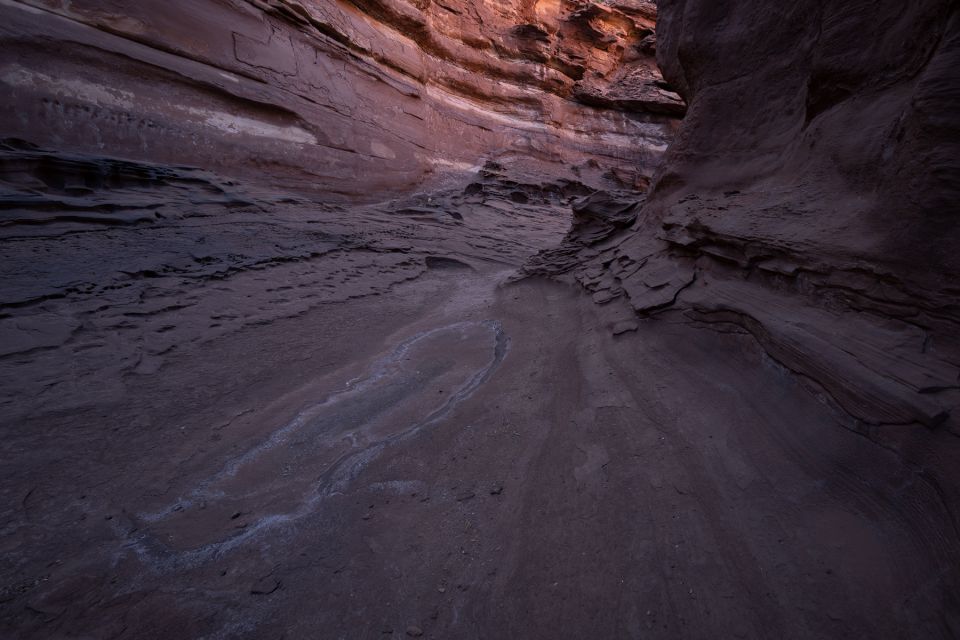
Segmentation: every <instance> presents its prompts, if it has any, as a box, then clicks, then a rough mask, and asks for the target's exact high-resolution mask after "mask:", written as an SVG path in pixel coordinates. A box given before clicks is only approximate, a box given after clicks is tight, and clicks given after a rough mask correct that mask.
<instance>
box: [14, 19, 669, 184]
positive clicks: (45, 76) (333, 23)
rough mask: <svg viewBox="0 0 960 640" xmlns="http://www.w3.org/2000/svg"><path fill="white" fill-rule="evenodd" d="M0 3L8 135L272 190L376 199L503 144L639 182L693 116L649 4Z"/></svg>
mask: <svg viewBox="0 0 960 640" xmlns="http://www.w3.org/2000/svg"><path fill="white" fill-rule="evenodd" d="M0 12H2V15H3V18H4V20H3V25H2V27H0V46H2V47H3V50H4V56H3V60H2V61H0V99H2V100H3V102H4V103H5V104H11V105H15V108H14V109H5V110H4V111H3V113H2V114H0V130H2V131H3V132H4V135H5V136H7V137H16V138H20V139H23V140H27V141H29V142H31V143H34V144H38V145H40V146H43V147H47V148H52V149H61V150H65V151H73V152H82V153H88V154H108V155H113V156H119V157H123V158H127V159H134V160H139V161H149V162H160V163H165V164H176V165H193V166H202V167H203V168H204V169H207V170H212V171H216V172H219V173H222V174H225V175H229V176H233V177H239V178H243V179H247V180H254V181H258V182H261V183H265V184H268V185H270V186H271V187H275V188H282V189H296V190H301V191H302V190H305V189H308V190H312V191H314V192H323V193H325V194H331V193H336V194H341V195H342V196H344V197H348V198H354V199H356V198H366V199H371V198H372V197H374V195H373V194H376V195H377V196H382V195H383V194H385V193H388V192H399V191H403V190H409V189H410V188H412V187H414V186H416V185H419V184H422V183H423V182H424V181H425V180H426V179H428V178H429V177H430V176H431V175H434V174H437V173H443V172H447V171H450V170H461V171H462V170H465V169H469V168H470V167H474V168H475V167H476V166H477V165H478V158H482V157H486V156H491V155H498V156H502V155H505V154H507V155H509V154H518V155H522V156H524V157H532V158H538V159H540V160H542V161H543V162H547V163H550V162H563V163H573V164H582V163H583V162H586V161H588V160H592V161H594V162H596V163H599V164H600V165H602V166H603V167H604V168H605V169H614V168H619V170H620V173H621V174H624V175H626V179H627V180H628V181H629V182H630V183H634V182H636V181H637V180H640V181H641V182H644V181H645V177H646V176H649V175H650V173H652V170H653V168H654V167H655V166H656V164H657V160H658V158H659V156H660V155H661V153H662V151H663V150H664V149H665V147H666V143H667V141H668V139H669V137H670V133H671V131H672V128H673V122H674V121H675V116H677V115H678V114H682V112H683V103H682V101H681V100H680V98H679V97H678V96H677V95H676V94H673V93H672V92H670V91H669V90H667V89H666V88H665V85H664V83H663V81H662V78H661V77H660V74H659V71H658V70H657V67H656V64H655V62H654V55H655V36H654V33H653V29H654V24H655V17H656V11H655V8H654V6H653V5H652V3H650V2H642V1H639V0H621V1H619V2H612V3H596V2H583V1H579V0H578V1H573V0H565V1H563V2H560V1H543V0H539V1H536V2H535V1H533V0H513V1H511V2H489V3H487V2H463V1H457V0H448V1H445V2H430V1H418V2H410V1H407V0H365V1H357V2H348V1H346V0H306V1H304V2H295V1H293V0H269V1H264V0H232V1H230V2H213V1H204V2H195V1H187V0H173V1H164V2H159V1H156V2H136V3H118V2H106V1H103V2H91V1H87V2H67V1H64V0H29V1H26V0H24V1H17V0H3V2H0ZM588 105H589V106H588ZM479 164H482V162H481V163H479Z"/></svg>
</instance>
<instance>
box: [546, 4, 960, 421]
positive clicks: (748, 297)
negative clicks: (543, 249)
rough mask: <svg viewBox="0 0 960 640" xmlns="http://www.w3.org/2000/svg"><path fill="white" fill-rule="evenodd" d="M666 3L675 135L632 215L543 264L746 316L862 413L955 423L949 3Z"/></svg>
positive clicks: (650, 301) (956, 177)
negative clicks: (682, 109)
mask: <svg viewBox="0 0 960 640" xmlns="http://www.w3.org/2000/svg"><path fill="white" fill-rule="evenodd" d="M735 4H736V6H735ZM808 5H809V6H808ZM660 11H661V20H660V22H659V23H658V34H659V39H660V43H661V48H660V50H659V54H658V55H659V60H660V63H661V66H662V67H663V69H664V70H665V74H666V77H667V79H668V80H669V81H670V82H671V83H672V84H673V85H674V86H676V87H679V89H680V92H681V94H682V95H683V96H684V98H685V99H686V100H687V101H688V102H689V104H690V109H689V113H688V115H687V117H686V119H685V120H684V122H683V125H682V127H681V129H680V131H679V132H678V137H677V140H676V142H675V143H674V144H673V146H672V147H671V149H670V151H669V153H668V155H667V158H666V161H665V164H664V166H663V167H662V168H661V170H660V173H659V175H658V178H657V180H656V184H655V187H654V189H653V190H652V192H651V193H650V195H649V199H647V201H646V202H645V204H643V206H642V207H635V209H636V210H635V211H634V212H633V214H634V216H635V218H636V222H635V223H634V224H633V225H632V227H631V228H630V229H628V230H625V231H619V232H614V230H611V233H609V234H607V236H606V237H605V238H603V239H602V241H600V240H598V239H597V238H596V237H594V236H591V237H590V238H587V239H584V238H582V237H581V234H580V231H579V230H578V229H577V228H575V229H574V231H573V233H572V234H571V237H570V238H569V239H568V240H569V242H568V245H567V249H566V251H565V252H562V253H561V254H557V255H556V256H555V257H556V258H557V259H555V260H553V261H552V262H551V261H550V260H547V262H549V263H550V264H549V265H548V266H547V267H545V268H547V269H548V270H552V271H553V272H562V271H567V270H573V271H574V272H576V274H577V278H578V279H579V280H580V282H582V283H583V284H584V285H585V286H586V287H587V288H588V289H589V290H590V291H591V292H593V295H594V297H595V299H596V300H597V301H598V302H601V303H605V302H608V301H610V300H613V299H621V300H624V301H626V302H627V303H628V304H629V306H630V307H632V308H633V309H634V310H635V311H636V313H637V314H639V315H641V316H649V315H652V314H657V313H660V312H663V311H665V310H681V311H683V312H684V313H685V314H686V315H687V316H688V317H689V318H690V319H691V320H696V321H698V322H702V323H704V324H705V326H708V325H709V326H717V327H732V328H734V329H735V330H742V331H747V332H749V333H750V334H751V335H753V336H754V337H755V338H756V339H757V340H758V341H759V342H760V343H761V344H762V345H763V346H764V348H765V349H766V350H767V352H768V353H769V354H770V355H771V356H772V357H773V358H774V359H776V360H777V361H778V362H780V363H781V364H782V365H783V366H785V367H786V368H788V369H789V370H791V371H793V372H794V373H796V374H797V375H799V376H801V377H802V378H804V379H806V380H808V381H810V382H811V383H812V384H813V385H814V386H815V387H816V388H817V389H819V390H820V391H821V392H822V393H823V394H824V395H825V396H826V397H828V398H829V399H830V400H831V401H834V402H836V403H837V404H838V405H839V406H840V407H841V408H842V409H843V410H844V411H846V412H847V413H849V414H850V415H852V416H854V417H855V418H857V419H858V420H860V421H861V424H862V425H863V427H862V428H863V430H864V431H865V432H869V433H875V432H876V430H877V429H879V428H881V427H885V426H887V427H890V429H886V430H883V433H884V434H885V436H884V438H887V437H889V438H892V439H893V440H899V439H900V436H899V435H896V434H898V433H903V431H902V430H901V428H906V430H907V432H909V429H910V426H911V425H922V426H924V427H927V428H930V429H944V430H945V432H947V433H952V434H953V435H960V422H958V420H960V342H958V340H957V336H958V335H960V334H958V326H960V304H958V301H960V287H958V285H957V280H956V277H955V276H956V273H957V272H958V267H960V262H958V258H957V255H958V254H957V252H956V247H957V246H958V243H960V235H958V233H960V232H958V227H957V224H956V216H957V212H958V206H960V167H958V165H957V160H956V159H957V158H958V157H960V153H958V151H960V149H958V143H960V116H958V114H960V104H958V100H957V89H958V86H960V81H958V78H957V76H956V73H955V71H954V69H955V67H956V64H957V62H958V55H960V17H958V14H957V10H956V6H955V4H952V3H949V2H941V1H936V0H931V1H926V2H921V3H916V4H913V5H910V7H908V8H905V7H904V6H903V5H902V4H901V3H895V2H887V3H881V5H880V6H877V5H876V3H866V2H863V3H852V4H851V3H847V4H845V5H844V6H843V7H842V8H841V7H834V8H826V7H821V6H820V5H819V4H817V3H798V4H794V5H791V8H790V9H789V10H787V13H786V15H785V14H784V11H785V10H784V9H782V8H781V7H773V6H770V5H767V4H765V3H762V2H756V3H753V4H751V5H750V6H749V7H744V6H740V4H739V3H732V2H719V3H717V2H709V3H708V2H698V1H696V0H688V1H682V0H666V1H664V2H661V3H660ZM718 25H719V26H718ZM721 27H722V28H721ZM865 34H866V35H865ZM864 38H866V39H867V40H869V42H870V43H872V44H871V45H870V46H868V47H864ZM904 43H908V44H907V45H906V46H905V45H904ZM636 201H637V199H636V198H633V199H632V200H631V199H630V198H629V197H627V198H626V199H625V200H624V202H623V203H622V206H621V209H626V208H628V207H630V206H631V205H632V204H635V203H636ZM588 208H589V207H588ZM593 209H594V214H595V216H596V217H600V218H603V217H606V216H608V215H609V211H606V210H597V209H596V207H594V208H593ZM577 246H582V247H584V248H583V250H582V251H577V250H576V247H577ZM538 268H544V267H542V266H540V267H538ZM535 270H536V269H535ZM947 438H948V440H949V439H950V438H949V436H947Z"/></svg>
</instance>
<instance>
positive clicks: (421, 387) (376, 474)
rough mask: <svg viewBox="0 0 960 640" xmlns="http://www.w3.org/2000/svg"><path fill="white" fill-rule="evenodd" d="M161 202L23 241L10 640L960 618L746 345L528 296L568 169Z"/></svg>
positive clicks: (6, 359)
mask: <svg viewBox="0 0 960 640" xmlns="http://www.w3.org/2000/svg"><path fill="white" fill-rule="evenodd" d="M78 162H81V160H80V159H78ZM126 171H127V172H128V173H131V172H132V173H137V171H142V168H140V169H137V168H136V167H132V168H131V167H128V168H127V169H126ZM143 184H145V183H144V182H143V180H140V181H139V182H138V181H137V180H133V179H130V180H128V181H126V182H123V181H120V183H118V184H115V185H114V188H113V189H111V190H105V191H104V192H103V193H102V194H99V195H97V198H99V200H98V201H97V207H96V208H95V209H96V211H103V210H106V209H105V207H106V208H107V209H109V207H110V205H111V203H114V204H115V205H116V206H114V207H113V209H110V211H111V214H110V216H109V217H110V224H105V223H104V222H105V221H104V220H99V221H98V220H97V219H96V218H97V215H99V214H96V213H91V212H90V211H89V210H87V211H81V210H78V211H73V212H69V211H68V213H64V211H65V210H69V207H68V206H67V205H69V203H70V202H71V200H70V199H69V197H68V196H63V198H62V199H61V202H60V204H59V205H58V206H57V207H56V208H54V210H55V212H54V213H50V208H44V207H37V208H35V212H34V214H32V216H33V217H28V218H24V219H21V220H18V221H17V223H16V224H12V223H10V224H6V225H5V226H4V227H3V228H2V229H0V232H2V234H3V236H4V237H3V241H4V244H5V247H6V251H7V253H6V255H5V258H4V261H3V264H2V268H3V271H4V273H3V282H4V285H3V289H4V291H3V300H4V309H3V314H4V315H3V318H2V320H0V322H2V323H3V325H4V329H3V336H4V337H3V340H4V343H3V345H2V346H3V357H2V359H0V379H2V389H3V397H2V398H0V411H2V424H3V425H4V427H3V429H4V434H3V438H2V439H0V448H2V458H3V459H4V460H5V461H6V462H5V463H4V465H3V467H2V470H0V473H2V482H0V486H2V487H3V494H2V502H0V509H2V518H0V523H2V528H0V545H2V546H0V549H2V557H3V560H2V565H0V577H2V583H0V635H3V636H4V637H8V638H67V637H76V638H128V637H129V638H140V639H144V638H171V637H177V638H351V639H352V638H389V637H396V638H399V637H420V636H422V637H427V638H827V637H835V638H867V637H870V638H881V637H904V638H906V637H913V638H921V637H923V638H934V637H949V635H950V634H951V633H956V632H957V631H958V630H960V621H958V620H956V619H955V618H951V617H950V616H951V614H950V612H951V611H953V612H956V611H957V606H956V603H951V602H947V601H945V600H944V596H943V594H944V593H949V591H946V590H945V589H944V584H945V582H948V581H949V580H950V579H952V576H953V575H954V572H955V568H952V567H951V566H950V559H951V558H955V557H956V555H955V554H956V552H957V540H958V537H957V532H956V529H955V528H954V524H953V521H952V519H951V516H950V514H949V513H948V512H947V511H946V510H945V509H944V506H943V502H942V500H941V498H940V496H939V493H938V487H937V486H936V485H935V484H933V483H931V482H930V481H929V479H928V478H926V477H925V476H924V474H923V473H922V472H921V471H918V470H913V469H911V468H909V467H905V466H904V465H903V464H902V463H901V461H900V459H899V458H898V456H897V455H896V454H894V453H893V452H891V451H888V450H886V449H884V448H882V447H880V446H878V445H876V444H874V443H873V442H871V441H870V440H868V439H866V438H864V437H863V436H862V435H860V434H858V433H856V432H855V431H853V430H852V429H850V428H849V427H850V425H849V424H848V420H849V419H848V418H847V417H845V415H844V414H842V413H840V412H838V411H836V410H835V408H834V407H833V406H831V405H830V403H829V402H827V401H826V400H824V399H823V398H822V397H820V396H819V395H818V394H817V392H816V390H814V389H809V388H806V387H805V386H803V384H802V381H801V380H799V379H798V378H797V377H795V376H794V375H792V374H791V373H790V372H788V371H786V370H785V369H782V368H781V367H780V366H779V365H777V364H776V363H775V362H774V361H772V360H771V359H769V358H768V357H767V356H766V355H765V354H764V352H763V351H762V350H761V349H760V348H759V347H758V346H757V344H756V341H755V340H754V339H753V338H752V337H750V336H749V335H748V334H745V333H744V332H743V331H738V330H735V329H732V328H730V329H724V328H723V327H718V326H710V325H704V324H699V323H697V322H695V321H693V320H691V319H689V318H687V317H686V316H685V315H684V314H683V313H682V312H667V313H663V314H659V315H656V316H655V317H654V318H652V319H648V320H644V321H640V322H636V321H635V320H634V319H633V316H632V314H631V313H630V312H628V311H626V310H619V309H617V308H616V307H615V305H616V303H615V302H614V303H611V304H608V305H605V306H601V305H597V304H594V302H592V301H591V300H590V298H589V297H587V296H585V295H584V294H583V293H582V292H581V291H580V290H579V289H576V288H574V287H571V286H568V285H564V284H560V283H557V282H552V281H549V280H547V279H543V278H536V277H526V278H520V277H518V274H519V273H520V272H519V271H518V269H519V268H520V267H521V266H522V265H523V264H524V263H526V262H527V261H528V260H529V259H530V258H531V257H532V256H534V255H535V254H537V252H538V251H541V250H543V249H548V248H550V247H554V246H556V245H558V244H559V243H560V242H561V240H562V239H563V237H564V234H565V233H566V232H567V230H568V228H569V226H570V207H569V202H570V199H571V198H573V197H575V196H577V195H581V193H580V191H579V189H580V187H578V186H577V183H576V182H575V181H574V180H572V179H570V180H566V179H561V180H556V181H554V182H544V181H542V180H532V179H531V180H526V181H525V180H523V179H519V178H517V179H514V178H510V179H508V178H507V177H505V175H504V174H503V173H501V172H498V171H497V170H496V168H495V167H494V168H491V167H488V168H487V169H486V170H483V171H481V172H480V174H479V175H477V176H464V177H462V178H457V179H456V180H452V181H451V182H450V184H442V185H438V186H437V188H436V189H435V190H434V191H431V192H429V193H425V194H423V195H420V196H416V197H414V198H408V199H405V200H402V201H392V202H387V203H381V204H377V205H369V206H352V207H346V206H339V205H329V204H319V203H317V202H313V201H310V200H308V199H304V198H302V197H280V196H276V195H275V194H274V195H271V194H263V193H260V194H249V193H243V192H241V191H240V190H239V188H238V189H237V190H231V189H230V187H229V185H227V186H224V185H222V184H217V183H216V182H215V181H212V179H209V176H206V177H204V176H196V175H192V174H183V175H173V176H166V177H165V178H164V186H163V188H159V187H156V186H155V185H154V186H150V185H148V186H146V187H145V186H143ZM86 197H88V198H89V197H92V196H90V195H89V194H87V196H86ZM64 203H66V204H64ZM131 203H134V204H131ZM265 212H269V214H270V215H265ZM118 220H120V221H122V222H124V224H117V221H118ZM65 257H68V259H66V260H65V259H64V258H65ZM612 305H613V306H612ZM953 593H954V594H955V593H956V592H953ZM954 597H955V595H954Z"/></svg>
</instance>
